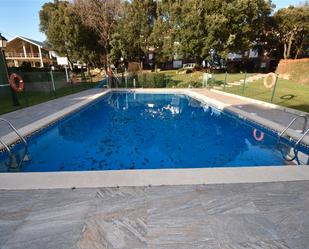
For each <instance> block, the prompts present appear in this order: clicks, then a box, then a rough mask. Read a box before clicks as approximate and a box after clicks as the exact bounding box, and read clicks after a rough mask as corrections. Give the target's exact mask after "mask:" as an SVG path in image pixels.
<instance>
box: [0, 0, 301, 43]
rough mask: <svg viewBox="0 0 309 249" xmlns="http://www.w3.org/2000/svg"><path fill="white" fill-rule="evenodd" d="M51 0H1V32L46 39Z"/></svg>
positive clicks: (281, 3)
mask: <svg viewBox="0 0 309 249" xmlns="http://www.w3.org/2000/svg"><path fill="white" fill-rule="evenodd" d="M46 2H50V0H0V33H2V35H3V36H4V37H6V38H7V39H8V40H10V39H12V38H13V37H15V36H17V35H20V36H25V37H28V38H30V39H34V40H38V41H44V40H45V35H44V34H42V33H41V32H40V31H39V14H38V13H39V11H40V9H41V6H42V5H43V4H44V3H46ZM272 2H273V3H274V4H276V9H279V8H285V7H288V6H289V5H298V4H299V3H300V2H302V1H301V0H273V1H272Z"/></svg>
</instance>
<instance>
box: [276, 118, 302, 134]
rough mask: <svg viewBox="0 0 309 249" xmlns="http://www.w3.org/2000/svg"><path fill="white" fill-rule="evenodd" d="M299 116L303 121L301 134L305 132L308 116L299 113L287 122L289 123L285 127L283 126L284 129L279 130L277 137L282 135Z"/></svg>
mask: <svg viewBox="0 0 309 249" xmlns="http://www.w3.org/2000/svg"><path fill="white" fill-rule="evenodd" d="M299 118H303V119H304V120H305V121H304V126H303V129H302V132H301V133H302V134H303V133H304V132H305V130H306V127H307V123H308V116H307V115H299V116H297V117H295V118H293V120H292V121H291V122H290V123H289V125H288V126H287V127H285V129H284V130H283V131H281V132H280V134H279V138H281V137H282V135H283V134H284V133H285V132H286V131H287V130H288V129H289V128H290V127H291V126H292V125H293V124H294V122H295V121H296V120H297V119H299Z"/></svg>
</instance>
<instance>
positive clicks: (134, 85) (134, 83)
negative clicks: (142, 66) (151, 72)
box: [133, 78, 136, 88]
mask: <svg viewBox="0 0 309 249" xmlns="http://www.w3.org/2000/svg"><path fill="white" fill-rule="evenodd" d="M135 87H136V82H135V78H133V88H135Z"/></svg>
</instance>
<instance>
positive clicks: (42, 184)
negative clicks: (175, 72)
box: [0, 88, 309, 189]
mask: <svg viewBox="0 0 309 249" xmlns="http://www.w3.org/2000/svg"><path fill="white" fill-rule="evenodd" d="M111 91H129V92H136V93H154V94H156V93H167V94H168V93H170V94H185V95H187V96H189V97H192V98H194V99H197V100H199V101H201V102H203V103H207V104H210V105H212V106H214V107H215V108H218V109H220V110H223V111H225V110H226V111H229V112H232V113H233V114H235V115H236V116H238V117H239V118H241V119H245V120H246V119H248V120H251V121H253V122H256V123H258V124H259V125H262V126H265V127H268V128H270V129H272V130H274V131H280V130H282V129H283V128H284V127H283V126H281V125H279V124H277V123H274V122H272V121H269V120H266V119H265V118H261V117H258V116H256V115H253V114H251V113H248V112H245V111H243V110H240V109H238V108H235V107H233V106H231V105H228V104H225V103H223V102H221V101H218V100H216V99H213V98H210V97H207V96H205V95H203V94H200V93H196V92H193V91H191V90H190V89H172V88H171V89H108V90H105V91H102V92H100V93H96V94H93V95H92V96H91V97H87V98H86V99H84V100H82V101H81V102H79V103H77V104H74V105H72V106H69V107H67V108H64V109H63V110H61V111H59V112H56V113H54V114H52V115H50V116H48V117H45V118H43V119H41V120H38V121H36V122H34V123H32V124H29V125H27V126H25V127H23V128H22V129H20V132H21V134H22V135H23V136H28V135H30V134H32V133H33V132H35V131H37V130H40V129H42V128H44V127H46V126H48V125H50V124H51V123H53V122H56V121H57V120H59V119H61V118H63V117H65V116H67V115H69V114H71V113H73V112H75V111H77V110H79V109H81V108H82V107H84V106H86V105H88V104H90V103H93V101H95V100H96V99H98V98H100V97H102V96H103V95H105V94H107V93H109V92H111ZM287 134H288V135H289V136H291V137H292V138H294V139H298V138H299V137H300V136H301V134H300V133H298V132H296V131H294V130H292V129H289V130H288V132H287ZM2 139H6V140H5V141H6V142H7V141H11V143H14V142H15V141H16V140H17V139H16V136H15V134H13V133H10V134H8V135H6V136H4V137H2ZM304 142H305V143H306V144H307V145H308V144H309V139H308V137H306V138H305V139H304ZM304 180H309V167H308V166H286V165H284V166H265V167H262V166H260V167H225V168H220V167H218V168H194V169H188V168H187V169H159V170H150V169H149V170H118V171H116V170H110V171H74V172H73V171H72V172H71V171H70V172H38V173H37V172H26V173H0V189H52V188H73V187H76V188H91V187H117V186H147V185H179V184H222V183H255V182H256V183H257V182H278V181H304Z"/></svg>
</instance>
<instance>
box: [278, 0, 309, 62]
mask: <svg viewBox="0 0 309 249" xmlns="http://www.w3.org/2000/svg"><path fill="white" fill-rule="evenodd" d="M274 18H275V21H276V24H277V30H276V32H277V34H278V37H279V38H280V40H281V42H282V45H283V57H284V58H285V59H287V58H291V56H292V52H293V51H292V50H293V46H294V54H295V57H296V58H297V55H298V52H297V50H298V51H300V50H301V49H302V48H304V47H305V46H309V40H308V37H309V6H308V5H304V6H301V7H293V6H290V7H288V8H285V9H280V10H278V11H277V12H276V13H275V15H274Z"/></svg>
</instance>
